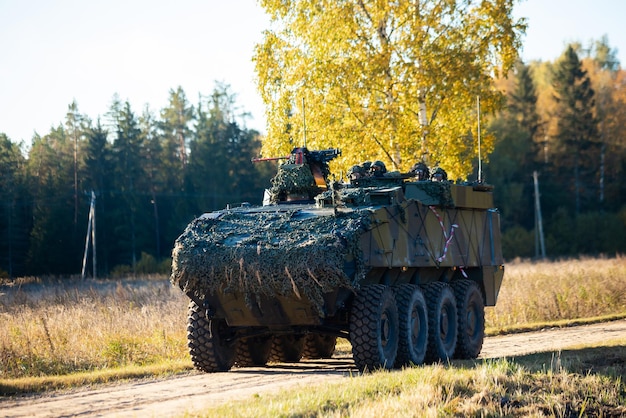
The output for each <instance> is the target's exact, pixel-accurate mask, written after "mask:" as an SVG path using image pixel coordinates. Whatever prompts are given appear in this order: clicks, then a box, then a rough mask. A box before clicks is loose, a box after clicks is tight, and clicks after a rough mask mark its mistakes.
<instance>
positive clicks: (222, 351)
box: [171, 148, 504, 372]
mask: <svg viewBox="0 0 626 418" xmlns="http://www.w3.org/2000/svg"><path fill="white" fill-rule="evenodd" d="M339 154H340V151H339V150H336V149H328V150H321V151H309V150H308V149H306V148H296V149H294V150H293V152H292V153H291V155H290V156H288V157H285V159H286V161H285V162H284V163H282V164H281V165H280V166H279V169H278V173H277V175H276V176H275V177H274V178H273V179H272V186H271V187H270V188H269V189H268V190H266V193H265V199H264V204H263V206H259V207H252V206H250V205H245V204H244V205H242V206H241V207H236V208H227V209H224V210H219V211H216V212H211V213H205V214H203V215H202V216H200V217H198V218H197V219H195V220H193V221H192V222H191V223H190V224H189V225H188V226H187V228H186V229H185V231H184V232H183V233H182V235H181V236H180V237H179V238H178V239H177V240H176V244H175V246H174V249H173V253H172V257H173V263H172V274H171V281H172V283H173V284H174V285H176V286H178V287H180V289H181V290H182V291H183V292H184V293H185V294H186V295H187V296H188V297H189V299H190V304H189V312H188V320H187V331H188V332H187V335H188V347H189V351H190V354H191V358H192V361H193V363H194V365H195V367H196V368H197V369H199V370H202V371H205V372H220V371H227V370H229V369H230V368H231V367H233V366H235V365H237V366H239V367H246V366H262V365H265V364H266V363H268V362H275V361H278V362H297V361H300V359H301V358H329V357H331V356H332V354H333V352H334V350H335V343H336V339H337V337H343V338H346V339H348V340H349V341H350V343H351V345H352V354H353V358H354V362H355V364H356V366H357V367H358V369H359V370H361V371H365V370H373V369H377V368H387V369H390V368H398V367H402V366H405V365H410V364H415V365H419V364H421V363H423V362H436V361H447V360H448V359H451V358H475V357H477V356H478V354H479V352H480V350H481V348H482V344H483V338H484V328H485V326H484V308H485V306H493V305H495V303H496V300H497V297H498V292H499V289H500V285H501V282H502V278H503V275H504V266H503V258H502V252H501V245H500V218H499V213H498V211H497V210H496V209H494V208H493V197H492V190H491V188H490V187H488V186H486V185H484V184H478V183H477V184H469V183H468V184H453V183H451V182H448V181H432V180H430V179H426V180H424V178H427V177H424V176H423V173H420V175H417V174H416V173H406V174H402V173H385V172H384V171H383V172H380V171H379V172H372V173H368V172H363V170H355V171H354V172H353V173H351V179H350V181H349V182H347V181H346V182H337V181H330V180H329V175H330V171H329V167H328V163H329V161H331V160H332V159H333V158H335V157H336V156H337V155H339ZM357 171H359V172H358V173H357Z"/></svg>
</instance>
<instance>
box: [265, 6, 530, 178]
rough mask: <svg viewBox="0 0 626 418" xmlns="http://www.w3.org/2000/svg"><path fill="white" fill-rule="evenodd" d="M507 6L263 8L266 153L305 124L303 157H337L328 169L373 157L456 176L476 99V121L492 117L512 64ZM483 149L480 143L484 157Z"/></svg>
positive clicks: (298, 141) (487, 141)
mask: <svg viewBox="0 0 626 418" xmlns="http://www.w3.org/2000/svg"><path fill="white" fill-rule="evenodd" d="M513 3H514V1H513V0H482V1H478V0H476V1H474V0H442V1H436V2H433V1H421V0H413V1H409V0H396V1H388V0H342V1H336V0H261V5H262V6H263V7H264V9H265V10H266V12H267V13H268V14H269V15H270V17H271V27H270V29H268V30H267V31H266V32H265V34H264V40H263V42H262V43H260V44H258V45H257V46H256V50H255V55H254V61H255V65H256V71H257V75H258V86H259V90H260V92H261V95H262V98H263V100H264V102H265V104H266V114H267V115H266V116H267V121H268V125H267V137H266V138H265V141H264V144H263V153H264V155H266V156H270V155H281V156H282V155H286V154H288V153H289V152H290V151H291V149H292V148H294V147H296V146H301V145H303V143H304V141H305V132H304V129H305V126H306V141H307V146H308V147H309V148H311V149H313V148H328V147H337V148H341V149H342V150H343V156H342V157H341V158H339V159H337V160H335V161H334V162H333V163H332V164H333V165H335V167H334V168H337V167H339V168H340V169H343V170H345V169H347V168H348V167H349V166H350V165H352V164H356V163H360V162H362V161H364V160H377V159H378V160H382V161H383V162H385V163H386V164H387V167H388V169H390V170H394V169H395V170H401V171H407V170H408V169H409V168H410V167H411V166H412V165H413V164H414V163H415V162H416V161H418V160H420V159H422V158H424V159H425V160H426V161H427V162H428V163H429V164H430V165H435V164H439V165H441V166H442V167H444V168H445V169H446V170H447V171H448V173H449V175H450V178H452V179H455V178H465V177H466V176H467V175H468V174H469V173H470V172H471V171H472V162H473V160H475V158H476V156H477V153H478V149H477V148H478V147H477V142H478V141H477V125H478V124H477V120H478V118H477V113H476V109H477V98H478V97H480V105H481V109H482V110H483V113H484V112H487V113H489V112H493V111H495V110H496V109H498V108H499V106H501V104H502V94H501V93H500V92H499V91H498V90H497V89H496V88H495V86H494V82H493V80H494V76H496V75H498V74H500V73H503V74H506V73H507V72H508V70H509V68H511V66H512V65H513V63H514V61H515V59H516V58H517V57H518V48H519V47H520V42H521V41H520V37H521V35H522V34H523V33H524V30H525V23H524V21H523V20H518V21H515V20H514V19H513V17H512V8H513ZM424 105H425V109H426V111H425V112H424ZM420 112H421V113H420ZM420 116H421V117H420ZM420 120H421V121H422V123H420ZM425 121H427V123H424V122H425ZM492 147H493V138H491V137H489V135H486V136H483V138H482V152H483V155H486V154H488V153H489V151H490V150H491V149H492Z"/></svg>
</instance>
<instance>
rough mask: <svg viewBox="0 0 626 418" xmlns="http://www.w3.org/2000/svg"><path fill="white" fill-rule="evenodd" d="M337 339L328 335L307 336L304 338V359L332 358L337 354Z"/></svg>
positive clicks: (314, 334)
mask: <svg viewBox="0 0 626 418" xmlns="http://www.w3.org/2000/svg"><path fill="white" fill-rule="evenodd" d="M336 344H337V337H335V336H334V335H327V334H316V333H312V334H307V335H305V337H304V349H303V351H302V357H303V358H307V359H320V358H331V357H332V356H333V353H334V352H335V345H336Z"/></svg>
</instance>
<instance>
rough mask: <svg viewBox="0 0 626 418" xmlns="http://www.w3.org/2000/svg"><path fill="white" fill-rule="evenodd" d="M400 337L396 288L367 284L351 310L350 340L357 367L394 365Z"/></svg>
mask: <svg viewBox="0 0 626 418" xmlns="http://www.w3.org/2000/svg"><path fill="white" fill-rule="evenodd" d="M398 340H399V319H398V307H397V306H396V299H395V297H394V295H393V291H392V290H391V289H390V288H389V287H387V286H384V285H380V284H375V285H369V286H364V287H363V288H362V289H361V290H360V291H359V292H358V293H357V295H356V297H355V299H354V302H353V305H352V310H351V312H350V342H351V343H352V356H353V357H354V363H355V364H356V366H357V368H358V369H359V370H360V371H365V370H370V371H372V370H374V369H379V368H385V369H391V368H393V366H394V363H395V361H396V356H397V354H398Z"/></svg>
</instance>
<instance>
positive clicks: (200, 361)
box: [187, 301, 235, 373]
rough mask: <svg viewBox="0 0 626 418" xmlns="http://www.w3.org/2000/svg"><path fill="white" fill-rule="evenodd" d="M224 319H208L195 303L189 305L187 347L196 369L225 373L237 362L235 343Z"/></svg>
mask: <svg viewBox="0 0 626 418" xmlns="http://www.w3.org/2000/svg"><path fill="white" fill-rule="evenodd" d="M229 336H230V329H229V327H228V325H227V324H226V321H225V320H224V319H215V318H213V319H207V318H206V314H205V312H204V310H203V309H202V308H201V307H199V306H198V305H197V304H196V303H195V302H193V301H192V302H190V303H189V311H188V316H187V347H189V354H190V355H191V361H192V362H193V365H194V366H195V367H196V369H198V370H201V371H203V372H207V373H213V372H225V371H228V370H230V368H231V367H233V364H234V362H235V343H234V341H233V340H229Z"/></svg>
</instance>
